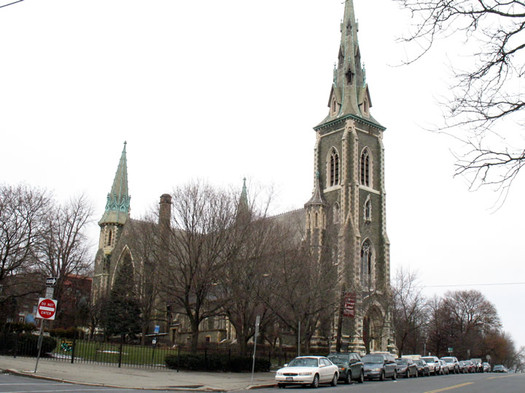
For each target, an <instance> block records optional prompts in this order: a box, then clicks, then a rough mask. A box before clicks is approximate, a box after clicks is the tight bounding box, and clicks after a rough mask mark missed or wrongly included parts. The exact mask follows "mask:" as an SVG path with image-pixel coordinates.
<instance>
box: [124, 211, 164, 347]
mask: <svg viewBox="0 0 525 393" xmlns="http://www.w3.org/2000/svg"><path fill="white" fill-rule="evenodd" d="M128 229H129V231H130V234H129V236H128V239H129V240H128V245H129V247H130V248H131V249H132V250H133V260H134V262H135V271H134V278H135V280H136V290H135V291H136V295H137V296H136V300H137V303H138V306H139V308H140V315H141V319H140V321H141V324H142V325H141V330H142V343H143V344H144V342H145V338H146V335H147V334H148V333H150V331H149V328H150V326H151V324H152V322H153V321H159V320H161V319H162V320H165V306H164V307H162V306H161V305H160V302H159V281H160V279H159V265H158V263H157V261H158V260H160V254H159V250H160V248H159V246H160V245H159V236H160V234H159V225H158V224H156V223H155V221H154V219H153V218H147V219H144V220H141V221H136V220H132V221H130V223H129V228H128Z"/></svg>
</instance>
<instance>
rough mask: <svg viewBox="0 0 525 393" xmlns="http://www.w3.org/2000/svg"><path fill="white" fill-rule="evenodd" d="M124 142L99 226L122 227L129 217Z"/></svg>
mask: <svg viewBox="0 0 525 393" xmlns="http://www.w3.org/2000/svg"><path fill="white" fill-rule="evenodd" d="M126 144H127V143H126V142H124V148H123V149H122V154H121V156H120V161H119V164H118V168H117V173H116V174H115V179H114V180H113V186H112V187H111V191H110V192H109V194H108V197H107V202H106V210H105V212H104V215H103V216H102V219H101V220H100V221H99V225H102V224H121V225H123V224H124V223H125V222H126V220H127V218H128V216H129V207H130V199H131V197H130V196H129V194H128V164H127V160H126Z"/></svg>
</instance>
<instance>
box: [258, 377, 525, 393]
mask: <svg viewBox="0 0 525 393" xmlns="http://www.w3.org/2000/svg"><path fill="white" fill-rule="evenodd" d="M276 389H277V388H273V389H258V390H257V393H264V392H266V391H268V392H270V391H271V392H273V393H276V391H275V390H276ZM296 390H299V391H305V390H308V391H312V390H314V389H311V388H302V387H295V386H291V387H287V388H286V389H284V390H280V392H282V393H284V392H287V391H289V392H290V393H292V392H293V391H296ZM317 392H318V393H354V392H355V393H361V392H363V393H365V392H366V393H383V392H385V393H439V392H447V393H495V392H497V393H525V374H492V373H487V374H459V375H443V376H431V377H420V378H410V379H406V378H401V379H398V380H397V381H390V380H386V381H384V382H379V381H366V382H365V383H364V384H352V385H345V384H339V385H337V386H336V387H331V386H324V385H322V386H321V387H319V389H317ZM252 393H253V391H252Z"/></svg>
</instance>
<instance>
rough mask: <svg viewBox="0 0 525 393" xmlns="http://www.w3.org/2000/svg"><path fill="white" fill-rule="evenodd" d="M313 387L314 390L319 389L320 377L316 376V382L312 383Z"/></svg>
mask: <svg viewBox="0 0 525 393" xmlns="http://www.w3.org/2000/svg"><path fill="white" fill-rule="evenodd" d="M312 387H313V388H314V389H317V388H318V387H319V375H318V374H315V375H314V380H313V381H312Z"/></svg>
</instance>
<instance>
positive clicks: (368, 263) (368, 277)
mask: <svg viewBox="0 0 525 393" xmlns="http://www.w3.org/2000/svg"><path fill="white" fill-rule="evenodd" d="M372 257H373V252H372V244H371V243H370V240H368V239H366V240H365V241H364V243H363V245H362V247H361V284H362V285H363V287H369V286H371V285H372V270H373V269H372V268H373V266H372Z"/></svg>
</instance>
